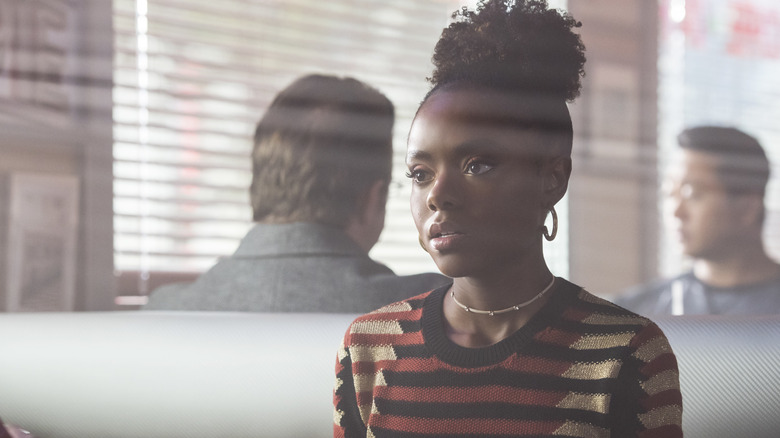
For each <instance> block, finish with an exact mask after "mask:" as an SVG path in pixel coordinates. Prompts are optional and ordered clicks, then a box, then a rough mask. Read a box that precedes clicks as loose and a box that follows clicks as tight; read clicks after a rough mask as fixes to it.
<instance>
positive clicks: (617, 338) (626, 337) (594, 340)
mask: <svg viewBox="0 0 780 438" xmlns="http://www.w3.org/2000/svg"><path fill="white" fill-rule="evenodd" d="M633 337H634V333H631V332H629V333H615V334H611V335H585V336H583V337H582V338H581V339H579V340H578V341H577V342H575V343H574V345H572V348H574V349H575V350H600V349H602V348H611V347H620V346H623V345H628V343H629V342H631V338H633Z"/></svg>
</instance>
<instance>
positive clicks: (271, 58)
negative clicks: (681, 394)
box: [114, 0, 568, 277]
mask: <svg viewBox="0 0 780 438" xmlns="http://www.w3.org/2000/svg"><path fill="white" fill-rule="evenodd" d="M464 3H468V2H463V1H457V0H443V1H441V0H439V1H436V0H394V1H392V2H391V1H381V0H339V1H329V2H318V1H307V0H284V1H281V0H223V1H220V2H214V1H206V0H186V1H185V0H114V30H115V74H114V80H115V86H114V191H115V194H114V213H115V218H114V228H115V238H114V248H115V266H116V269H117V270H118V271H119V272H120V273H121V272H122V271H131V272H136V271H137V272H139V273H140V275H141V276H142V277H144V276H148V273H149V272H153V271H169V272H193V273H196V272H200V271H203V270H205V269H207V268H209V267H210V266H211V265H212V264H213V263H214V262H215V261H216V259H217V258H218V257H220V256H225V255H229V254H230V253H232V252H233V251H234V250H235V248H236V246H237V244H238V241H239V239H240V238H241V237H243V235H244V234H245V233H246V231H247V230H248V229H249V227H250V226H251V209H250V207H249V194H248V186H249V183H250V179H251V167H250V152H251V147H252V134H253V132H254V127H255V124H256V123H257V121H258V120H259V118H260V117H261V116H262V114H263V111H264V109H265V108H266V107H267V105H268V104H269V103H270V101H271V99H272V98H273V97H274V95H275V94H276V93H277V92H278V91H280V90H281V89H282V88H283V87H285V86H286V85H288V84H289V83H290V82H291V81H292V80H293V79H295V78H297V77H299V76H301V75H302V74H306V73H314V72H317V73H332V74H337V75H341V76H352V77H355V78H357V79H360V80H363V81H366V82H368V83H369V84H371V85H373V86H374V87H376V88H378V89H379V90H380V91H382V92H383V93H385V94H386V95H387V96H388V97H389V98H390V100H392V101H393V103H394V104H395V106H396V116H397V120H396V127H395V139H394V149H395V154H394V164H393V179H394V182H393V184H392V186H391V187H392V189H391V193H390V199H389V201H388V209H387V218H386V226H385V229H384V231H383V233H382V236H381V238H380V241H379V243H378V244H377V245H376V246H375V247H374V249H373V250H372V252H371V255H372V256H373V257H374V258H376V259H378V260H380V261H381V262H383V263H385V264H387V265H388V266H390V267H391V268H392V269H393V270H394V271H396V273H399V274H407V273H416V272H424V271H434V270H436V267H435V265H434V264H433V262H432V261H431V260H430V258H429V256H428V255H427V254H425V253H424V252H423V251H422V250H421V249H419V247H418V244H417V232H416V230H415V228H414V225H413V223H412V219H411V214H410V213H409V201H408V199H409V193H410V189H411V186H410V183H409V181H408V180H407V179H406V178H405V177H404V172H405V165H404V154H405V149H406V135H407V133H408V130H409V126H410V123H411V119H412V117H413V115H414V112H415V111H416V109H417V105H418V104H419V101H420V100H421V99H422V97H423V95H424V94H425V92H426V91H427V89H428V84H427V82H426V81H425V78H426V76H428V75H430V73H431V68H432V66H431V63H430V57H431V55H432V52H433V46H434V45H435V43H436V40H437V39H438V37H439V34H440V33H441V30H442V28H443V27H445V26H446V25H447V24H448V23H449V20H450V14H451V13H452V11H454V10H455V9H457V8H458V7H459V6H460V5H461V4H464ZM471 3H473V2H471ZM553 3H555V4H556V5H558V6H560V3H561V2H553ZM562 205H563V204H562ZM563 209H564V210H563V211H561V210H560V208H559V215H560V216H561V217H562V221H561V222H562V227H561V232H560V233H559V237H558V239H556V241H555V242H553V244H552V245H550V246H549V249H548V250H547V254H548V259H549V261H550V264H551V265H552V268H553V270H554V272H556V273H557V274H560V275H566V274H567V272H566V271H567V266H568V265H567V262H566V256H567V253H568V250H567V249H568V248H567V239H566V238H567V227H566V223H567V221H566V220H565V217H566V211H565V205H563Z"/></svg>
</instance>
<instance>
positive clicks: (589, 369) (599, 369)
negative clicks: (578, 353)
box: [563, 360, 621, 380]
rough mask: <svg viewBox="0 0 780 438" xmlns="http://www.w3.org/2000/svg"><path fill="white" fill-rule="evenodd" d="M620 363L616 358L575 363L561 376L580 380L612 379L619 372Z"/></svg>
mask: <svg viewBox="0 0 780 438" xmlns="http://www.w3.org/2000/svg"><path fill="white" fill-rule="evenodd" d="M620 365H621V362H620V361H618V360H607V361H604V362H596V363H575V364H574V365H572V367H571V368H569V369H568V370H566V371H565V372H564V373H563V377H566V378H569V379H580V380H595V379H613V378H616V377H617V376H618V373H620Z"/></svg>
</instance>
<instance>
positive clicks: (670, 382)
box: [641, 370, 680, 395]
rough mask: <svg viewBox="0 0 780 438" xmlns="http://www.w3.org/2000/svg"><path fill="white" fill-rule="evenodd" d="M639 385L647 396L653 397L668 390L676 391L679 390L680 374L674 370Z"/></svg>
mask: <svg viewBox="0 0 780 438" xmlns="http://www.w3.org/2000/svg"><path fill="white" fill-rule="evenodd" d="M641 385H642V389H643V390H644V391H645V392H646V393H647V394H648V395H655V394H658V393H660V392H663V391H666V390H668V389H678V388H680V374H679V373H678V372H677V371H676V370H667V371H663V372H661V373H658V374H656V375H654V376H653V377H651V378H650V379H648V380H647V381H645V382H642V384H641Z"/></svg>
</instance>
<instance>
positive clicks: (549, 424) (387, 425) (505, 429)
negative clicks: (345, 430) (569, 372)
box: [369, 414, 563, 436]
mask: <svg viewBox="0 0 780 438" xmlns="http://www.w3.org/2000/svg"><path fill="white" fill-rule="evenodd" d="M369 423H370V424H371V425H372V427H373V426H376V427H380V428H384V429H391V430H396V431H401V432H409V433H420V434H425V433H436V434H452V435H456V434H458V435H459V434H473V435H479V436H486V435H526V434H527V435H531V434H537V435H549V434H551V433H553V432H554V431H555V430H556V429H558V428H559V427H561V426H563V422H561V421H522V420H505V419H494V418H490V419H482V418H461V419H431V418H409V417H396V416H392V415H376V414H374V415H372V416H371V419H370V420H369Z"/></svg>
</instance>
